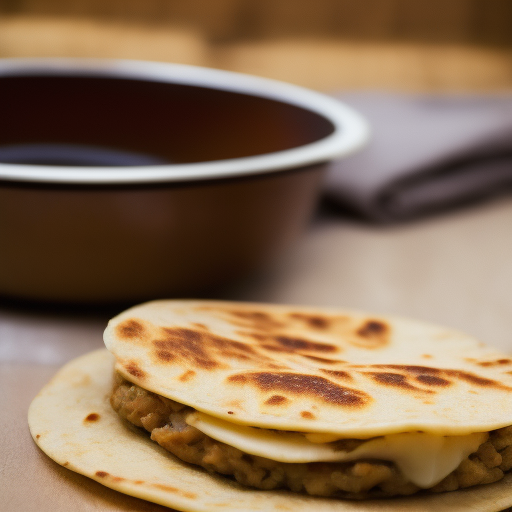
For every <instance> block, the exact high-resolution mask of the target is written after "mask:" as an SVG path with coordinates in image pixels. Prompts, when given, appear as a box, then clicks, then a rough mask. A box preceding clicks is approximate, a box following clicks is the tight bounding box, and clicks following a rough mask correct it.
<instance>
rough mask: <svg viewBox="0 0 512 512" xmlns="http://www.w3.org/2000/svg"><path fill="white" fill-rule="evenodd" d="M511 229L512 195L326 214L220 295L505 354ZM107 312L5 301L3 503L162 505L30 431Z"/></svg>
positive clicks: (0, 325) (95, 338) (510, 328)
mask: <svg viewBox="0 0 512 512" xmlns="http://www.w3.org/2000/svg"><path fill="white" fill-rule="evenodd" d="M511 230H512V198H511V197H503V198H500V199H496V200H494V201H490V202H486V203H482V204H478V205H473V206H471V207H466V208H464V209H459V210H457V211H452V212H449V213H445V214H443V215H438V216H435V217H430V218H428V219H422V220H419V221H414V222H409V223H405V224H400V225H395V226H388V227H382V226H375V225H371V224H368V223H364V222H362V221H360V220H357V219H351V218H347V217H343V216H338V215H335V214H334V213H332V212H331V213H327V212H324V213H323V214H321V215H318V216H317V218H316V219H315V220H314V221H313V222H312V224H311V225H310V227H309V229H308V231H307V232H306V233H305V235H304V236H303V238H302V239H301V240H300V241H299V243H298V244H297V245H296V246H295V247H294V248H293V249H292V250H291V251H290V252H289V253H288V254H287V255H285V256H284V257H283V258H282V259H281V260H280V261H279V262H277V263H275V264H274V266H273V267H272V268H270V269H267V270H265V271H264V272H261V273H260V274H259V275H258V276H254V277H252V278H251V279H248V280H247V281H245V282H244V283H239V284H238V285H236V286H232V287H231V288H230V289H229V290H226V291H224V292H223V293H222V294H221V295H220V296H218V297H217V298H221V299H229V300H246V301H262V302H276V303H292V304H306V305H318V306H334V307H340V308H355V309H363V310H368V311H372V312H374V313H384V314H399V315H402V316H410V317H414V318H417V319H421V320H426V321H431V322H435V323H439V324H444V325H446V326H449V327H454V328H457V329H462V330H464V331H466V332H468V333H470V334H472V335H475V336H477V337H479V338H480V339H482V340H484V341H486V342H488V343H490V344H493V345H495V346H496V347H498V348H501V349H502V350H504V351H508V352H511V353H512V336H511V333H512V314H511V307H510V306H511V304H512V261H511V257H510V255H511V254H512V236H510V232H511ZM114 313H115V311H100V312H83V311H78V312H77V311H62V310H60V311H59V310H55V309H48V308H37V307H27V306H20V305H19V304H18V305H16V304H11V303H8V302H6V301H4V302H2V303H0V411H2V413H1V415H0V427H1V429H2V433H3V435H2V436H0V509H1V510H3V511H5V512H11V511H24V512H32V511H34V512H35V511H38V512H40V511H43V512H45V511H47V510H48V511H50V510H51V511H61V510H62V511H68V510H73V511H76V512H78V511H80V512H81V511H84V512H89V511H98V510H105V511H110V510H122V511H125V510H130V511H131V510H143V511H145V510H148V511H150V510H151V511H157V510H162V511H163V510H168V509H165V508H164V507H161V506H158V505H154V504H151V503H147V502H143V501H141V500H138V499H135V498H131V497H129V496H124V495H121V494H119V493H116V492H114V491H111V490H110V489H108V488H106V487H103V486H101V485H100V484H98V483H96V482H94V481H92V480H89V479H87V478H85V477H82V476H80V475H77V474H75V473H72V472H71V471H68V470H67V469H64V468H62V467H60V466H59V465H57V464H56V463H54V462H53V461H51V460H50V459H49V458H48V457H46V456H45V455H44V454H43V453H42V452H41V451H40V450H39V449H38V448H37V447H36V446H35V444H34V443H33V441H32V439H31V437H30V434H29V431H28V427H27V419H26V417H27V409H28V406H29V404H30V401H31V400H32V398H33V397H34V396H35V395H36V394H37V392H38V391H39V389H40V388H41V387H42V386H43V385H44V384H45V383H46V382H47V381H48V380H49V379H50V377H51V376H52V375H53V374H54V373H55V371H56V370H57V369H58V368H59V367H60V366H61V365H62V364H63V363H65V362H66V361H68V360H70V359H72V358H74V357H76V356H78V355H81V354H83V353H86V352H88V351H90V350H93V349H96V348H99V347H101V346H102V331H103V329H104V327H105V325H106V322H107V320H108V318H109V317H110V316H111V315H112V314H114Z"/></svg>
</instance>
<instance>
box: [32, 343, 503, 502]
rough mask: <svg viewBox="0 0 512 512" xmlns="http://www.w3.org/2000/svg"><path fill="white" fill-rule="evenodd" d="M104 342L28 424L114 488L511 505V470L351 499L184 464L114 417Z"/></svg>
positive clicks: (59, 456)
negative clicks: (392, 495) (419, 490)
mask: <svg viewBox="0 0 512 512" xmlns="http://www.w3.org/2000/svg"><path fill="white" fill-rule="evenodd" d="M113 362H114V361H113V357H112V356H111V355H110V354H109V353H108V352H107V351H106V350H99V351H96V352H92V353H90V354H87V355H85V356H82V357H80V358H78V359H76V360H74V361H72V362H70V363H68V364H67V365H66V366H65V367H63V368H62V369H61V370H60V371H59V372H58V373H57V375H56V376H55V377H54V378H53V379H52V380H51V382H50V383H49V384H47V385H46V386H45V388H43V390H42V391H41V392H40V393H39V394H38V396H37V397H36V398H35V399H34V401H33V402H32V404H31V406H30V410H29V425H30V430H31V433H32V437H33V438H34V440H35V442H36V443H37V444H38V445H39V446H40V448H41V449H42V450H43V451H44V452H46V453H47V454H48V455H49V456H50V457H51V458H52V459H54V460H55V461H56V462H58V463H59V464H61V465H62V466H65V467H67V468H69V469H71V470H73V471H76V472H78V473H81V474H83V475H86V476H88V477H90V478H93V479H94V480H96V481H98V482H100V483H102V484H103V485H106V486H108V487H110V488H112V489H115V490H118V491H120V492H123V493H125V494H129V495H132V496H136V497H139V498H142V499H146V500H149V501H152V502H154V503H159V504H162V505H166V506H168V507H173V508H175V509H178V510H183V511H195V512H203V511H204V512H205V511H216V510H223V511H225V512H235V511H236V512H239V511H242V510H243V511H255V512H256V511H261V512H263V511H264V512H270V511H275V512H277V511H281V512H282V511H286V510H289V511H302V510H315V511H316V512H427V511H428V512H433V511H435V512H458V511H460V512H463V511H464V512H471V511H473V512H477V511H478V512H496V511H498V510H501V509H504V508H506V507H509V506H512V475H510V474H508V475H506V476H505V478H504V479H503V480H501V481H499V482H497V483H494V484H488V485H484V486H478V487H473V488H469V489H466V490H462V491H453V492H448V493H441V494H430V495H414V496H412V497H406V498H398V499H387V500H370V501H364V502H353V501H345V500H334V499H323V498H313V497H309V496H305V495H301V494H297V493H293V492H286V491H256V490H252V489H247V488H243V487H242V486H240V485H237V484H236V483H234V482H232V481H230V480H228V479H226V478H222V477H217V476H215V475H210V474H208V473H206V472H205V471H203V470H202V469H198V468H196V467H193V466H190V465H188V464H185V463H183V462H181V461H179V460H178V459H176V458H175V457H173V456H172V455H170V454H169V453H168V452H166V451H165V450H164V449H162V448H160V447H159V446H158V445H157V444H156V443H154V442H152V441H151V440H150V439H149V438H148V437H147V436H146V435H144V433H142V432H140V431H139V430H138V429H135V428H130V427H129V426H128V424H126V423H125V422H122V421H120V420H119V417H118V416H117V414H116V413H115V412H114V411H113V410H112V408H111V407H110V404H109V400H108V397H109V395H110V392H111V385H112V366H113Z"/></svg>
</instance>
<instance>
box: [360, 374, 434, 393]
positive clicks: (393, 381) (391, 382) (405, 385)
mask: <svg viewBox="0 0 512 512" xmlns="http://www.w3.org/2000/svg"><path fill="white" fill-rule="evenodd" d="M366 375H369V376H370V377H371V378H372V379H373V380H374V381H375V382H377V383H379V384H383V385H385V386H392V387H396V388H400V389H407V390H411V391H422V392H423V393H432V391H427V390H424V389H421V388H418V387H416V386H413V385H411V384H410V383H409V382H407V376H406V375H402V374H401V373H393V372H368V373H366Z"/></svg>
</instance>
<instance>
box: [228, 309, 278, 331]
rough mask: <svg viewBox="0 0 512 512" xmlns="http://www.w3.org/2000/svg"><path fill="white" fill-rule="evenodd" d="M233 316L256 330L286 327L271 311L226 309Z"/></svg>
mask: <svg viewBox="0 0 512 512" xmlns="http://www.w3.org/2000/svg"><path fill="white" fill-rule="evenodd" d="M226 313H228V314H229V315H231V317H234V318H235V319H237V320H238V321H239V322H241V323H242V325H250V326H251V327H253V328H254V329H256V330H261V331H268V330H273V329H276V328H280V327H284V325H285V324H284V323H283V322H282V321H280V320H278V319H276V318H274V317H273V315H271V314H270V313H266V312H264V311H246V310H243V309H241V310H235V309H232V310H229V311H226Z"/></svg>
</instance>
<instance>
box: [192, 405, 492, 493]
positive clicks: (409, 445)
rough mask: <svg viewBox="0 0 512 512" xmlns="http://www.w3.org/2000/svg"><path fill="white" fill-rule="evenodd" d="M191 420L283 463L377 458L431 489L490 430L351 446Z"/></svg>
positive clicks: (199, 417)
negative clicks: (345, 448) (350, 448)
mask: <svg viewBox="0 0 512 512" xmlns="http://www.w3.org/2000/svg"><path fill="white" fill-rule="evenodd" d="M186 422H187V423H188V424H189V425H191V426H193V427H195V428H197V429H198V430H200V431H201V432H203V433H204V434H206V435H208V436H210V437H212V438H213V439H216V440H217V441H221V442H223V443H225V444H228V445H230V446H234V447H235V448H238V449H239V450H242V451H243V452H245V453H250V454H252V455H258V456H260V457H266V458H267V459H272V460H276V461H280V462H295V463H300V462H320V461H324V462H327V461H328V462H349V461H354V460H362V459H376V460H385V461H390V462H394V463H395V465H396V466H397V467H398V469H399V470H400V471H401V472H402V474H403V475H405V476H406V478H407V479H408V480H409V481H411V482H412V483H414V484H416V485H417V486H418V487H422V488H424V489H427V488H429V487H432V486H434V485H436V484H437V483H438V482H440V481H441V480H442V479H443V478H444V477H445V476H447V475H449V474H450V473H451V472H452V471H453V470H454V469H456V468H457V467H458V465H459V464H460V463H461V462H462V461H463V460H464V459H466V458H467V457H468V455H470V454H471V453H473V452H475V451H476V450H477V449H478V447H479V446H480V445H481V444H482V443H483V442H485V441H486V440H487V438H488V433H487V432H477V433H474V434H469V435H464V436H439V435H434V434H427V433H422V432H408V433H403V434H391V435H386V436H382V437H375V438H371V439H367V440H364V441H363V442H362V443H361V444H360V445H359V446H357V447H356V448H355V449H353V450H351V451H344V450H343V449H340V445H337V443H336V442H332V441H335V439H340V438H339V437H336V436H332V435H330V434H301V433H298V432H285V431H278V430H267V429H260V428H255V427H247V426H244V425H237V424H234V423H230V422H228V421H225V420H221V419H219V418H215V417H213V416H210V415H207V414H204V413H201V412H197V411H196V412H193V413H191V414H189V415H188V416H187V418H186Z"/></svg>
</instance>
